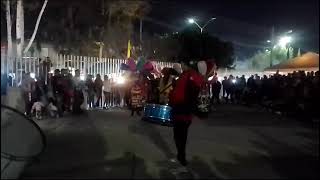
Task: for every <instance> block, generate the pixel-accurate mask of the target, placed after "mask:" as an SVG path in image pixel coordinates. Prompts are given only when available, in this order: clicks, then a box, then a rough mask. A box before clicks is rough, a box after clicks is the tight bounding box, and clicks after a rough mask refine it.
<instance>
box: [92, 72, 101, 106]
mask: <svg viewBox="0 0 320 180" xmlns="http://www.w3.org/2000/svg"><path fill="white" fill-rule="evenodd" d="M102 86H103V82H102V79H101V76H100V74H97V76H96V79H95V80H94V91H95V93H96V97H97V101H96V104H95V107H99V102H100V101H101V98H102Z"/></svg>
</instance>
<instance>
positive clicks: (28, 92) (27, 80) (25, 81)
mask: <svg viewBox="0 0 320 180" xmlns="http://www.w3.org/2000/svg"><path fill="white" fill-rule="evenodd" d="M21 88H22V91H23V97H24V102H25V113H26V115H27V116H30V115H31V114H30V113H31V108H32V105H33V103H34V100H35V92H36V91H35V90H36V86H35V80H34V79H33V78H31V77H30V73H25V74H24V76H23V77H22V81H21Z"/></svg>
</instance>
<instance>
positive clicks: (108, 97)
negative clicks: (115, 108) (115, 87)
mask: <svg viewBox="0 0 320 180" xmlns="http://www.w3.org/2000/svg"><path fill="white" fill-rule="evenodd" d="M103 94H104V103H103V106H105V107H109V105H110V103H111V92H106V91H103Z"/></svg>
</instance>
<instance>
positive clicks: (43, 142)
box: [1, 104, 47, 161]
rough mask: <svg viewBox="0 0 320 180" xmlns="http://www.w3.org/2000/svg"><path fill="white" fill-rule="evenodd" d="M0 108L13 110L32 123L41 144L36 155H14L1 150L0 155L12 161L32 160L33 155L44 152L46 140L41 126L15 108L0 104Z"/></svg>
mask: <svg viewBox="0 0 320 180" xmlns="http://www.w3.org/2000/svg"><path fill="white" fill-rule="evenodd" d="M2 108H4V109H7V110H10V111H13V112H15V113H17V114H19V115H20V116H22V117H24V119H26V120H27V121H29V122H30V123H31V124H32V125H34V127H35V128H36V129H37V130H38V131H39V133H40V136H41V140H42V145H43V146H42V149H41V151H40V152H39V153H37V154H36V155H32V156H15V155H12V154H10V153H6V152H1V157H4V158H6V159H10V160H12V161H29V160H32V159H34V158H35V157H37V156H39V155H40V154H42V153H43V152H44V150H45V148H46V147H47V141H46V137H45V135H44V133H43V132H42V130H41V128H40V127H39V126H38V125H37V124H36V123H35V122H34V121H33V120H32V119H31V118H28V117H27V116H26V115H24V114H23V113H22V112H20V111H18V110H17V109H15V108H12V107H10V106H6V105H3V104H1V109H2Z"/></svg>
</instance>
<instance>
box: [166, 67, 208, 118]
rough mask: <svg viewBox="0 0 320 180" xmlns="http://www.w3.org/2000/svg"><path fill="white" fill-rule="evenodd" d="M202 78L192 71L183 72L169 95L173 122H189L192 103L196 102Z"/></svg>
mask: <svg viewBox="0 0 320 180" xmlns="http://www.w3.org/2000/svg"><path fill="white" fill-rule="evenodd" d="M203 82H204V79H203V77H202V76H201V75H200V74H199V73H198V72H196V71H194V70H188V71H185V72H183V73H182V74H181V75H180V77H179V79H178V80H177V82H176V85H175V87H174V89H173V90H172V91H171V93H170V105H171V106H172V116H173V120H174V121H180V120H182V121H191V119H192V103H195V102H196V101H197V99H196V97H197V96H198V94H199V90H200V87H201V84H203Z"/></svg>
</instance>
